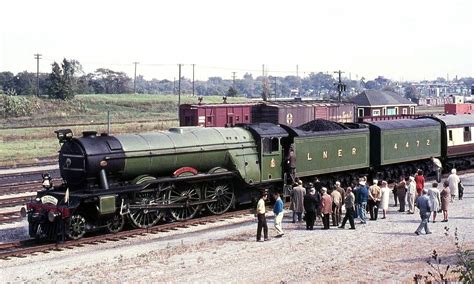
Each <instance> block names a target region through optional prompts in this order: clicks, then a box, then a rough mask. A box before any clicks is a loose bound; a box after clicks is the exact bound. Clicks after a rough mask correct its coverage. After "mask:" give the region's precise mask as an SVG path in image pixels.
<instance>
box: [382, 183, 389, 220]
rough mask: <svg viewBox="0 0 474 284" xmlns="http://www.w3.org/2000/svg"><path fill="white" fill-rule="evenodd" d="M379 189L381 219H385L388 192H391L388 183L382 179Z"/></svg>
mask: <svg viewBox="0 0 474 284" xmlns="http://www.w3.org/2000/svg"><path fill="white" fill-rule="evenodd" d="M380 191H381V192H382V210H383V217H382V219H385V218H386V215H387V210H388V200H389V199H390V192H392V190H391V189H390V188H388V184H387V182H386V181H382V187H381V188H380Z"/></svg>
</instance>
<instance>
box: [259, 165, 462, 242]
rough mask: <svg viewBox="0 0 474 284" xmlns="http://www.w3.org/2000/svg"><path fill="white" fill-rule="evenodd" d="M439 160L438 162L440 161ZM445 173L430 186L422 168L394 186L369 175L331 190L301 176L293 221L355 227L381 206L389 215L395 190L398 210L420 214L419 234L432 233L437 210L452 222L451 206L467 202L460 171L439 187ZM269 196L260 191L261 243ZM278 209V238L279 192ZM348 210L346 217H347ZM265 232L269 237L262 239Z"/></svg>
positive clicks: (375, 214) (312, 225) (277, 222)
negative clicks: (459, 202)
mask: <svg viewBox="0 0 474 284" xmlns="http://www.w3.org/2000/svg"><path fill="white" fill-rule="evenodd" d="M435 164H436V163H435ZM439 172H440V171H436V173H437V177H436V180H437V181H435V182H433V183H432V184H431V185H430V186H427V185H425V177H424V174H423V171H422V170H418V171H417V172H416V173H415V174H414V175H413V176H408V177H400V180H399V181H398V182H396V183H394V184H393V187H392V188H389V184H388V182H387V181H385V180H381V181H379V180H376V179H374V180H372V182H368V181H367V178H366V177H365V176H363V177H360V178H359V181H358V184H357V185H356V186H354V187H347V188H345V189H344V188H342V187H341V183H340V182H339V181H336V182H335V184H334V185H333V186H332V188H331V190H328V188H326V187H324V186H323V185H322V183H321V182H320V181H319V179H318V178H315V179H314V181H313V182H308V183H306V184H304V183H303V181H302V180H299V179H297V178H296V179H295V185H294V187H293V190H292V191H291V196H290V208H289V209H290V211H291V213H292V222H293V223H296V222H299V223H300V222H303V220H304V221H305V222H306V230H314V228H315V222H316V221H317V219H321V223H322V229H323V230H328V229H330V227H331V226H330V225H331V224H332V226H333V227H338V228H341V229H344V228H345V226H346V223H347V222H349V225H350V227H349V228H350V229H352V230H355V229H356V225H355V223H356V222H355V220H357V219H358V220H359V222H358V223H359V224H361V225H363V224H366V223H367V213H368V215H369V220H374V221H375V220H377V219H378V215H379V211H380V209H381V210H382V217H381V219H385V218H387V211H388V209H389V200H390V195H391V194H393V198H394V201H395V205H394V206H395V207H398V211H399V212H402V213H406V214H415V213H416V211H418V212H419V214H420V219H421V222H420V225H419V226H418V228H417V229H416V231H415V234H417V235H419V234H421V232H422V230H423V229H424V231H425V233H426V234H431V231H430V230H429V227H428V223H429V222H430V220H431V221H432V222H433V223H435V222H436V221H437V220H436V218H437V214H438V213H441V212H442V213H443V216H442V220H441V222H448V221H449V219H448V208H449V204H450V203H453V202H454V201H455V199H456V198H458V199H459V200H462V197H463V191H464V187H463V185H462V183H461V180H460V178H459V176H458V175H457V173H456V169H452V170H451V174H450V175H449V177H448V178H447V179H446V180H445V181H444V182H443V183H442V185H440V183H439V182H441V175H440V174H439ZM267 198H268V193H267V192H262V193H261V198H260V200H259V202H258V205H257V219H258V228H257V241H259V242H260V241H267V240H269V237H268V226H267V222H266V217H265V201H266V200H267ZM274 199H275V200H276V202H275V205H274V209H273V213H274V215H275V222H274V225H275V229H276V231H277V235H276V237H278V238H279V237H282V236H283V235H284V233H283V228H282V220H283V215H284V208H283V201H282V199H281V197H280V195H279V194H278V193H276V194H275V196H274ZM343 208H344V217H342V215H343V214H342V213H343ZM262 230H263V232H264V238H263V240H262V238H261V235H262Z"/></svg>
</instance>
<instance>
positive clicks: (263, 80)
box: [262, 64, 268, 102]
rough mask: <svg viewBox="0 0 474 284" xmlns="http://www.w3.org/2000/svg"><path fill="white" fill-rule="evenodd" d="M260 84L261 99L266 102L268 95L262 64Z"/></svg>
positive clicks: (263, 65)
mask: <svg viewBox="0 0 474 284" xmlns="http://www.w3.org/2000/svg"><path fill="white" fill-rule="evenodd" d="M262 83H263V94H262V98H263V101H265V102H266V101H267V99H268V94H267V78H266V77H265V64H262Z"/></svg>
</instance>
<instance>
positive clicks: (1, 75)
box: [0, 72, 15, 92]
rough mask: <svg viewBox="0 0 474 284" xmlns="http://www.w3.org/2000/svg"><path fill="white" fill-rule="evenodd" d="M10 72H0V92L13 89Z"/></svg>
mask: <svg viewBox="0 0 474 284" xmlns="http://www.w3.org/2000/svg"><path fill="white" fill-rule="evenodd" d="M13 77H14V75H13V73H12V72H0V90H3V91H4V92H6V91H7V90H8V89H13V88H14V86H15V85H14V83H13Z"/></svg>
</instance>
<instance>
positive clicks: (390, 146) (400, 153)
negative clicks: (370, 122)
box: [380, 126, 441, 165]
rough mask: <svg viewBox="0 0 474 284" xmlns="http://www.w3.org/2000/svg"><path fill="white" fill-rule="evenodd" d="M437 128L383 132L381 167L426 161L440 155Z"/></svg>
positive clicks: (439, 134)
mask: <svg viewBox="0 0 474 284" xmlns="http://www.w3.org/2000/svg"><path fill="white" fill-rule="evenodd" d="M440 137H441V130H440V128H439V127H436V126H434V127H419V128H405V129H392V130H383V131H382V133H381V136H380V139H381V145H382V149H381V165H389V164H395V163H402V162H408V161H416V160H422V159H428V158H430V157H431V156H435V157H438V156H440V155H441V143H440V142H441V141H440Z"/></svg>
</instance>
